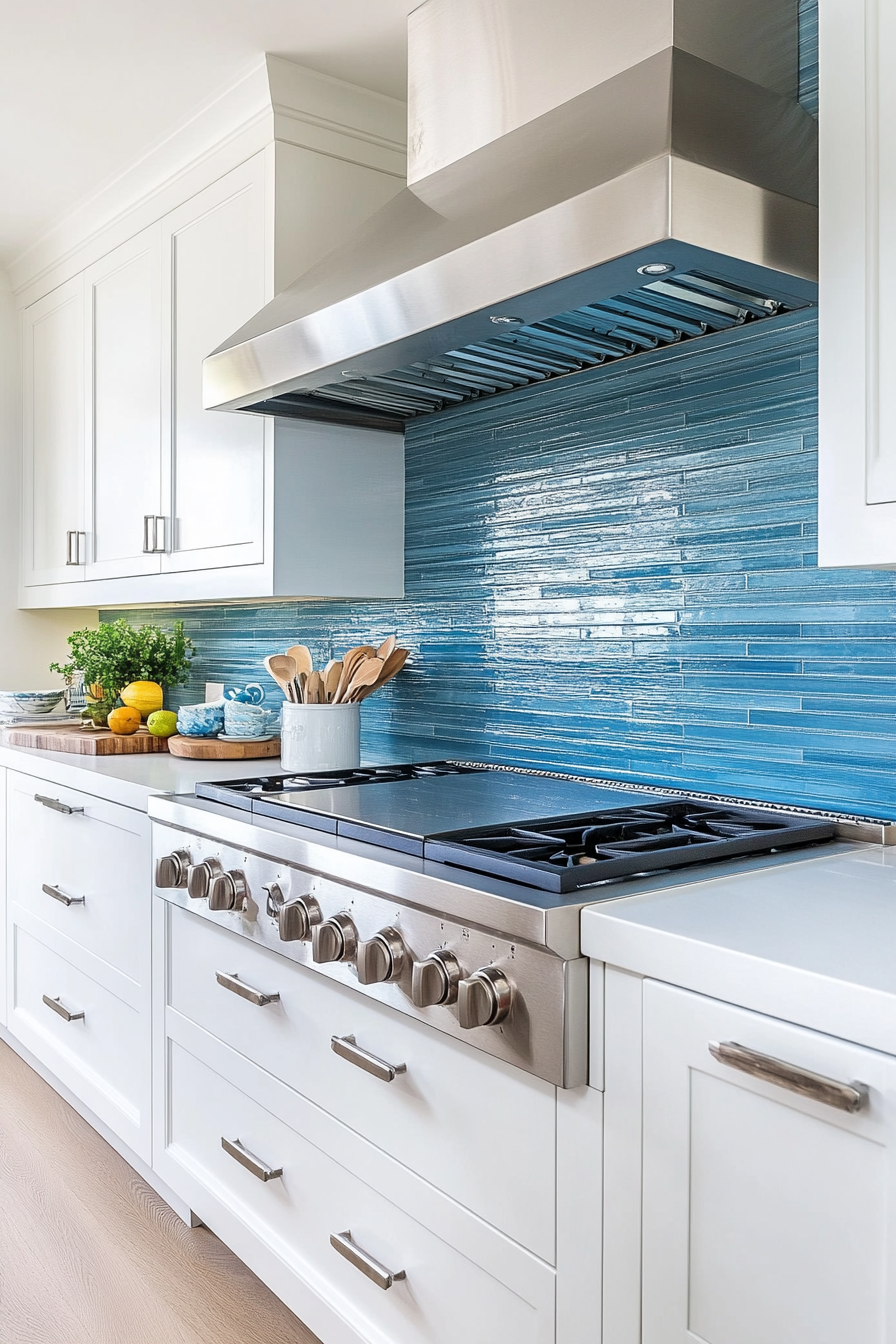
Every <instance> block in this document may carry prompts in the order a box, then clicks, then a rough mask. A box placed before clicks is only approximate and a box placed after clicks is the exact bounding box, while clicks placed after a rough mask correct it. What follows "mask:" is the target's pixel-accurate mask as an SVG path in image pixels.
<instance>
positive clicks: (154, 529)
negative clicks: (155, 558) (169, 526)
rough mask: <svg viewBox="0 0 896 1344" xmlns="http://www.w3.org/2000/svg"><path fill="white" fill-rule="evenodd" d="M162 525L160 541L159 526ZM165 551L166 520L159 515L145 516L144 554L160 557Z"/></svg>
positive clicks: (146, 514) (149, 514) (147, 514)
mask: <svg viewBox="0 0 896 1344" xmlns="http://www.w3.org/2000/svg"><path fill="white" fill-rule="evenodd" d="M160 523H161V525H162V540H161V542H160V541H159V524H160ZM164 549H165V518H164V516H163V515H162V514H158V513H144V515H143V554H144V555H158V554H159V552H160V551H164Z"/></svg>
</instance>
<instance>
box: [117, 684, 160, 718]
mask: <svg viewBox="0 0 896 1344" xmlns="http://www.w3.org/2000/svg"><path fill="white" fill-rule="evenodd" d="M120 695H121V699H122V700H123V701H124V703H125V704H126V705H128V706H130V708H131V709H136V710H137V711H138V713H139V715H140V717H141V718H142V719H145V718H148V717H149V715H150V714H152V713H154V711H155V710H157V709H161V708H162V704H163V702H164V698H165V697H164V695H163V693H162V688H161V686H160V685H159V684H158V682H155V681H132V682H131V684H130V686H125V688H124V690H123V691H121V692H120Z"/></svg>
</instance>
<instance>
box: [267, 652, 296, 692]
mask: <svg viewBox="0 0 896 1344" xmlns="http://www.w3.org/2000/svg"><path fill="white" fill-rule="evenodd" d="M264 665H265V667H266V668H267V670H268V672H270V674H271V676H272V677H273V678H274V680H275V681H276V683H277V685H278V686H279V687H280V689H281V691H282V692H283V694H284V695H285V696H286V698H287V699H288V700H294V699H295V692H294V690H293V685H292V683H293V678H294V677H295V675H296V664H295V659H294V658H290V657H289V656H288V655H287V654H285V653H272V654H270V656H269V657H267V658H265V660H264Z"/></svg>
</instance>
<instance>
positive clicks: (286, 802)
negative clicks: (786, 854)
mask: <svg viewBox="0 0 896 1344" xmlns="http://www.w3.org/2000/svg"><path fill="white" fill-rule="evenodd" d="M373 785H376V787H375V788H374V787H371V786H373ZM196 793H197V795H198V796H199V797H200V798H207V799H210V800H212V801H215V802H218V803H225V804H228V805H230V806H234V807H238V808H241V809H242V810H244V811H249V812H251V813H253V814H257V815H259V816H266V817H276V818H278V819H279V820H281V821H291V822H294V823H295V824H297V825H301V826H307V827H312V828H314V829H317V830H322V831H328V832H330V833H331V834H336V835H341V836H346V837H348V838H351V839H355V840H363V841H366V842H367V843H370V844H374V845H377V846H379V847H381V848H385V849H392V850H399V851H402V852H404V853H408V854H417V855H420V856H422V857H424V858H427V859H431V860H434V861H437V862H440V863H445V864H450V865H452V866H454V867H457V868H464V869H467V870H470V871H473V872H480V873H490V874H494V875H497V876H500V877H503V878H509V879H510V880H511V881H515V882H520V883H524V884H526V885H527V886H532V887H539V888H541V889H542V890H545V891H553V892H558V893H566V892H574V891H577V890H578V889H579V888H581V887H586V886H593V885H595V884H598V883H602V882H606V881H613V880H618V879H620V878H624V877H631V876H636V875H640V874H643V873H648V872H655V871H660V870H663V869H670V868H679V867H682V866H684V865H687V864H697V863H706V862H711V861H713V860H720V859H725V858H729V857H732V858H733V857H735V856H736V855H744V854H760V853H770V852H773V851H775V850H778V849H783V848H786V847H789V846H794V845H807V844H814V843H819V842H821V841H825V840H830V839H833V837H834V835H835V828H834V825H833V824H832V823H831V822H828V821H825V820H822V819H819V820H816V819H815V818H812V817H805V816H791V815H789V814H787V813H779V812H764V811H760V810H759V809H756V808H749V807H734V806H727V805H725V806H721V805H719V804H715V803H707V802H705V801H698V800H697V799H689V798H684V799H683V798H679V797H676V798H670V797H669V795H668V794H664V793H663V792H662V790H658V791H657V793H656V794H654V795H651V794H649V793H644V792H640V791H634V790H632V791H628V790H626V789H625V788H612V789H610V788H606V787H603V786H602V785H600V784H586V783H582V782H580V781H578V780H573V779H568V780H566V779H562V778H549V777H545V776H542V775H536V774H525V773H523V772H514V771H499V770H489V769H488V767H482V768H477V767H473V766H462V765H454V764H452V763H451V762H448V761H428V762H423V763H420V764H408V765H396V766H375V767H370V768H368V769H363V770H346V771H337V772H312V773H308V774H295V773H293V774H289V773H284V774H278V775H264V776H256V777H254V778H250V779H243V780H231V781H229V782H227V783H210V784H197V785H196Z"/></svg>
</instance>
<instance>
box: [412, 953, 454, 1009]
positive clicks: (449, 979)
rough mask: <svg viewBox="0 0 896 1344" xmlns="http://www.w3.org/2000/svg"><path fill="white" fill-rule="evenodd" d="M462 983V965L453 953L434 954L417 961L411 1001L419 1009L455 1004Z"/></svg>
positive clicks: (414, 966) (413, 976)
mask: <svg viewBox="0 0 896 1344" xmlns="http://www.w3.org/2000/svg"><path fill="white" fill-rule="evenodd" d="M459 981H460V963H459V962H458V960H457V957H455V956H454V955H453V953H451V952H433V954H432V956H430V957H427V958H426V960H425V961H415V962H414V965H413V968H412V970H411V999H412V1001H413V1002H414V1003H415V1004H416V1005H417V1007H418V1008H432V1007H434V1006H435V1005H436V1004H437V1003H454V1002H455V1001H456V999H457V986H458V982H459Z"/></svg>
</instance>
